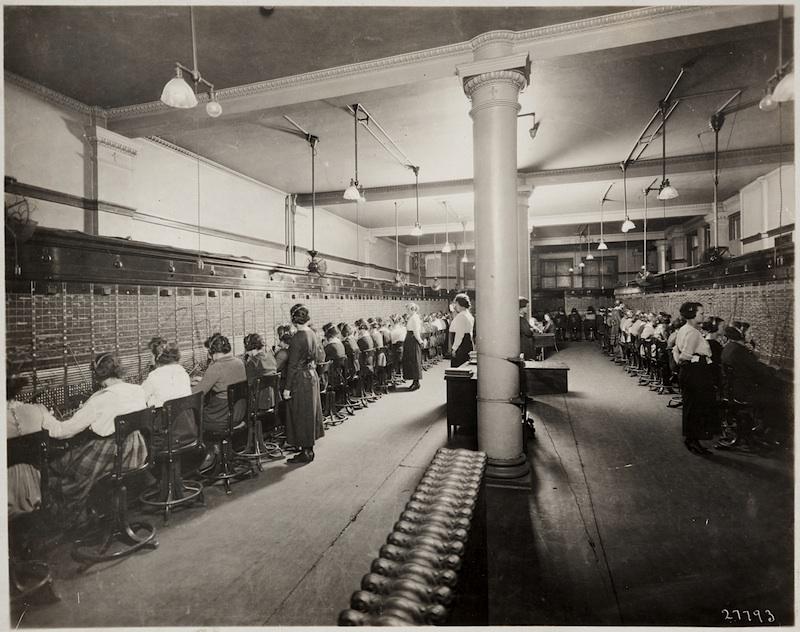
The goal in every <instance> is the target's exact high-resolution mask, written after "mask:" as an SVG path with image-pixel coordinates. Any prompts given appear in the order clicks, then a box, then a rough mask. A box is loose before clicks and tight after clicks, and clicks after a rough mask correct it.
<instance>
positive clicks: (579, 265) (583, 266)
mask: <svg viewBox="0 0 800 632" xmlns="http://www.w3.org/2000/svg"><path fill="white" fill-rule="evenodd" d="M578 267H579V268H585V267H586V264H585V263H584V262H583V261H581V262H580V263H579V264H578Z"/></svg>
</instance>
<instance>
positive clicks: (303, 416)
mask: <svg viewBox="0 0 800 632" xmlns="http://www.w3.org/2000/svg"><path fill="white" fill-rule="evenodd" d="M288 404H289V405H288V415H287V419H286V441H287V442H288V443H291V444H292V445H295V446H297V447H300V448H313V447H314V441H315V440H316V439H319V438H320V437H322V436H323V435H324V434H325V430H324V428H323V426H322V402H321V401H320V396H319V377H318V376H317V371H316V369H305V370H302V371H300V372H298V374H297V376H296V377H295V381H294V384H293V388H292V397H291V398H290V399H289V401H288Z"/></svg>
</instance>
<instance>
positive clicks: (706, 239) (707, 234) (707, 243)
mask: <svg viewBox="0 0 800 632" xmlns="http://www.w3.org/2000/svg"><path fill="white" fill-rule="evenodd" d="M709 248H711V226H706V227H704V228H703V250H704V251H706V250H708V249H709Z"/></svg>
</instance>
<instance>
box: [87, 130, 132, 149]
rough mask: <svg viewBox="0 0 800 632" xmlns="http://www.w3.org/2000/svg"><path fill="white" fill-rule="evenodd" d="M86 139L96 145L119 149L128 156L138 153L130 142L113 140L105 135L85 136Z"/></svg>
mask: <svg viewBox="0 0 800 632" xmlns="http://www.w3.org/2000/svg"><path fill="white" fill-rule="evenodd" d="M99 129H102V128H99ZM103 131H105V130H103ZM86 140H87V141H88V142H89V143H92V144H95V143H96V144H97V145H100V146H103V147H108V148H109V149H112V150H116V151H121V152H122V153H123V154H128V155H129V156H135V155H136V154H137V153H138V151H137V149H136V148H135V147H134V146H133V145H132V144H128V143H123V142H121V141H119V140H114V139H111V138H108V137H105V136H101V135H97V136H87V137H86Z"/></svg>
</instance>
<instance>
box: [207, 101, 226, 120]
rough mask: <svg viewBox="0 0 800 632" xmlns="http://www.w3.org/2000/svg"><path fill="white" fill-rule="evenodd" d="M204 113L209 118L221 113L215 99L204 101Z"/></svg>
mask: <svg viewBox="0 0 800 632" xmlns="http://www.w3.org/2000/svg"><path fill="white" fill-rule="evenodd" d="M206 114H208V115H209V116H210V117H211V118H217V117H218V116H219V115H220V114H222V106H221V105H220V104H219V103H218V102H217V101H209V102H208V103H206Z"/></svg>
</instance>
